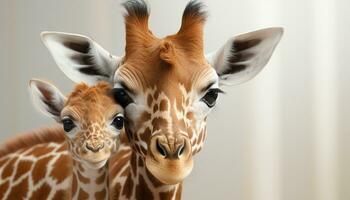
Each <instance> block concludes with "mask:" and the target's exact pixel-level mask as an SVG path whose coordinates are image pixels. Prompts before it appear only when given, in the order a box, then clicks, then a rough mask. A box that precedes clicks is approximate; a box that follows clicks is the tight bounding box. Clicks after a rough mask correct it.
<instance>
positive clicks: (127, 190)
mask: <svg viewBox="0 0 350 200" xmlns="http://www.w3.org/2000/svg"><path fill="white" fill-rule="evenodd" d="M133 187H134V182H133V180H132V178H131V176H128V177H127V178H126V181H125V183H124V185H123V192H122V194H123V196H125V197H126V198H130V197H131V195H132V189H133Z"/></svg>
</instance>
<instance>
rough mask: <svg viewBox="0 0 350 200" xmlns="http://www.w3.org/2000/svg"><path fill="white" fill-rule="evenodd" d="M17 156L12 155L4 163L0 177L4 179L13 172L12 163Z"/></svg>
mask: <svg viewBox="0 0 350 200" xmlns="http://www.w3.org/2000/svg"><path fill="white" fill-rule="evenodd" d="M16 160H17V157H13V158H12V159H11V160H10V161H9V162H8V163H7V165H6V167H5V168H4V170H3V171H2V175H1V178H2V179H6V178H7V177H9V176H11V175H12V174H13V168H14V163H15V162H16Z"/></svg>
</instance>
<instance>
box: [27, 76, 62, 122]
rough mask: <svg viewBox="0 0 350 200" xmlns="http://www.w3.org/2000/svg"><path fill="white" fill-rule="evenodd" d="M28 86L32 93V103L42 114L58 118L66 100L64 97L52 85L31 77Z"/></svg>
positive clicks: (57, 119)
mask: <svg viewBox="0 0 350 200" xmlns="http://www.w3.org/2000/svg"><path fill="white" fill-rule="evenodd" d="M29 88H30V91H31V93H32V99H33V103H34V104H35V105H36V106H37V107H38V109H39V110H40V111H42V112H43V113H44V114H46V115H48V116H50V117H52V118H54V119H55V120H56V121H59V120H60V114H61V111H62V109H63V107H64V104H65V102H66V97H65V96H64V95H63V94H62V93H61V92H60V91H59V89H57V88H56V87H55V86H54V85H52V84H50V83H48V82H45V81H42V80H38V79H32V80H30V82H29Z"/></svg>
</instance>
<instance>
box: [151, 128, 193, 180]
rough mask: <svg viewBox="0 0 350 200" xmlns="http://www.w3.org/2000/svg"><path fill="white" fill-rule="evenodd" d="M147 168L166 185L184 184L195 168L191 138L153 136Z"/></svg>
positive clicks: (163, 135)
mask: <svg viewBox="0 0 350 200" xmlns="http://www.w3.org/2000/svg"><path fill="white" fill-rule="evenodd" d="M146 167H147V169H148V170H149V171H150V172H151V173H152V174H153V175H154V176H155V177H156V178H157V179H158V180H159V181H161V182H163V183H165V184H176V183H180V182H182V181H183V179H185V178H186V177H187V176H188V175H189V174H190V173H191V171H192V168H193V159H192V149H191V145H190V140H189V138H188V137H186V136H183V135H178V136H176V135H175V136H173V135H165V134H159V135H156V136H153V137H152V138H151V142H150V148H149V151H148V154H147V156H146Z"/></svg>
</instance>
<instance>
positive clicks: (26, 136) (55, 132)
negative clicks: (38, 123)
mask: <svg viewBox="0 0 350 200" xmlns="http://www.w3.org/2000/svg"><path fill="white" fill-rule="evenodd" d="M64 140H65V138H64V131H63V129H62V128H61V127H50V128H41V129H38V130H34V131H30V132H25V133H22V134H20V135H19V136H17V137H14V138H11V139H9V140H7V141H5V142H4V143H2V144H1V146H0V158H1V157H3V156H5V155H7V154H9V153H12V152H16V151H18V150H20V149H23V148H26V147H31V146H34V145H37V144H43V143H49V142H55V143H62V142H64Z"/></svg>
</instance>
